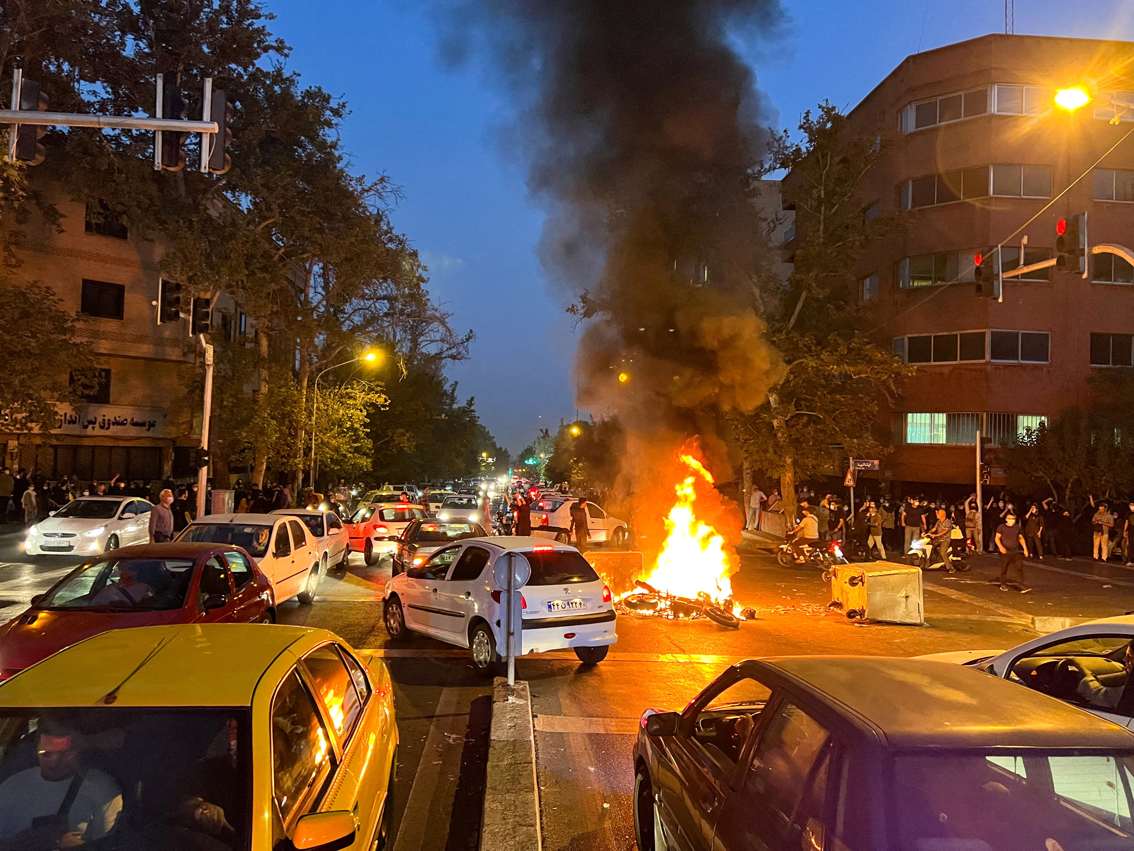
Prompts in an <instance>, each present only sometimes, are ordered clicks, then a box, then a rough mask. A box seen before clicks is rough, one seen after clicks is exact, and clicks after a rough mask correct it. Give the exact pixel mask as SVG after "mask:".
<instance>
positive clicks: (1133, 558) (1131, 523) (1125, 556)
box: [1122, 500, 1134, 567]
mask: <svg viewBox="0 0 1134 851" xmlns="http://www.w3.org/2000/svg"><path fill="white" fill-rule="evenodd" d="M1128 508H1129V511H1128V512H1127V513H1126V519H1125V520H1124V521H1123V523H1122V563H1123V564H1125V565H1126V566H1127V567H1129V566H1131V565H1134V500H1131V501H1130V505H1129V506H1128Z"/></svg>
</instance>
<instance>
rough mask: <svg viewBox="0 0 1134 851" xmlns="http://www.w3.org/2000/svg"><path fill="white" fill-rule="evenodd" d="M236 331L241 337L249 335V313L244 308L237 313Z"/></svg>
mask: <svg viewBox="0 0 1134 851" xmlns="http://www.w3.org/2000/svg"><path fill="white" fill-rule="evenodd" d="M236 333H237V334H239V335H240V336H241V337H247V336H248V314H247V313H245V312H244V311H243V310H240V311H237V313H236Z"/></svg>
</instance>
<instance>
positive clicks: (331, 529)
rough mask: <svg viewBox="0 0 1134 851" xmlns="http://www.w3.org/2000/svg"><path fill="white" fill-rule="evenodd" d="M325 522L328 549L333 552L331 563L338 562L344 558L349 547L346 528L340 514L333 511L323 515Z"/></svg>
mask: <svg viewBox="0 0 1134 851" xmlns="http://www.w3.org/2000/svg"><path fill="white" fill-rule="evenodd" d="M323 522H324V523H325V524H326V526H325V528H326V530H327V540H328V542H329V544H328V549H329V550H330V553H331V563H332V564H338V563H339V562H341V561H342V560H343V553H344V552H346V548H347V536H346V530H345V529H344V528H343V523H342V521H341V520H339V516H338V515H337V514H335V513H334V512H333V511H328V512H326V513H325V514H324V515H323Z"/></svg>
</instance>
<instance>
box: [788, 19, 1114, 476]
mask: <svg viewBox="0 0 1134 851" xmlns="http://www.w3.org/2000/svg"><path fill="white" fill-rule="evenodd" d="M1072 85H1084V86H1086V87H1087V88H1088V89H1089V90H1090V91H1091V92H1092V93H1093V100H1092V102H1091V103H1090V104H1088V105H1087V106H1086V107H1084V108H1082V109H1079V110H1078V111H1075V112H1066V111H1063V110H1060V109H1057V108H1055V107H1054V104H1053V97H1054V94H1055V91H1056V90H1057V89H1059V88H1063V87H1068V86H1072ZM1132 122H1134V43H1128V42H1116V41H1095V40H1082V39H1067V38H1046V37H1034V36H1016V35H988V36H983V37H981V38H975V39H972V40H969V41H964V42H960V43H958V44H952V45H949V46H946V47H942V48H939V49H937V50H930V51H927V52H925V53H919V54H915V55H912V56H909V57H907V58H906V59H905V60H904V61H903V62H902V63H901V64H900V65H899V66H898V67H897V68H896V69H895V70H894V71H893V72H892V73H891V74H890V75H889V76H887V77H886V78H885V79H884V80H883V81H882V82H881V83H879V84H878V86H876V87H875V88H874V90H873V91H871V92H870V93H869V94H868V95H867V96H866V97H865V98H864V99H863V101H862V102H861V103H860V104H859V105H858V106H857V107H856V108H855V109H854V110H853V111H852V112H851V113H850V116H849V123H850V126H851V127H852V128H853V131H854V132H855V133H857V134H861V135H863V136H866V137H878V138H879V141H880V142H881V144H882V148H881V159H880V162H879V163H878V165H877V167H875V168H874V169H873V170H872V172H871V174H870V175H869V178H868V181H867V184H866V185H867V187H868V192H867V197H866V198H864V202H865V206H864V210H865V214H866V215H873V214H874V213H876V212H880V213H882V214H893V215H895V216H897V217H898V220H899V222H898V223H899V227H898V229H897V230H896V232H895V234H894V235H893V236H892V237H889V238H886V239H882V240H878V241H877V242H876V244H874V245H872V246H871V247H870V248H869V250H868V251H867V252H866V253H865V255H864V256H863V258H862V259H861V261H860V263H859V267H858V268H857V269H856V274H857V278H858V281H859V294H858V295H859V298H860V299H861V300H862V301H863V302H864V303H865V306H866V308H867V311H866V312H867V315H868V316H869V318H870V320H872V321H870V322H869V324H870V326H871V327H870V328H864V329H863V330H866V331H869V332H871V333H874V334H876V335H877V336H879V337H884V338H886V339H888V340H892V342H893V346H894V351H895V352H896V353H897V354H899V355H900V356H901V357H902V358H904V359H905V360H906V361H907V362H908V363H909V364H911V365H913V366H914V375H913V377H912V378H910V379H909V380H907V381H905V382H904V387H903V393H902V398H901V402H900V405H899V410H896V411H894V412H892V417H893V428H894V444H895V448H894V451H893V453H892V454H891V455H890V456H889V457H888V458H887V460H886V462H885V464H884V467H883V471H882V474H881V475H882V476H883V477H884V478H887V479H891V480H892V481H893V482H895V483H926V482H934V483H956V484H963V483H971V482H972V481H973V478H974V443H975V437H976V434H977V430H978V429H980V431H981V433H982V436H983V437H985V438H986V439H987V440H988V442H989V444H990V447H989V450H988V452H987V453H986V458H987V459H988V460H991V462H992V473H993V484H996V483H997V481H998V479H1000V478H1001V477H1002V475H1003V471H1002V468H1000V467H999V466H998V465H997V463H996V460H997V449H998V447H1002V446H1005V445H1008V444H1011V443H1013V442H1015V441H1016V440H1017V439H1018V437H1019V436H1020V435H1021V434H1023V433H1024V432H1025V430H1026V429H1027V428H1029V427H1035V426H1037V425H1038V424H1039V423H1040V422H1042V421H1044V420H1045V419H1049V418H1052V417H1054V416H1056V415H1058V414H1059V413H1061V412H1062V411H1063V410H1065V409H1067V408H1069V407H1072V406H1076V405H1082V404H1084V402H1085V401H1086V400H1087V397H1088V394H1089V379H1090V376H1091V374H1092V373H1093V372H1094V371H1096V370H1100V369H1108V368H1116V367H1117V368H1121V367H1131V366H1134V355H1132V340H1134V267H1131V265H1130V264H1129V263H1127V262H1126V261H1125V260H1124V259H1122V258H1121V257H1118V256H1115V255H1113V254H1100V255H1095V256H1093V257H1091V258H1090V262H1089V274H1088V276H1087V279H1086V280H1084V279H1083V278H1082V277H1081V276H1080V275H1079V274H1078V273H1076V272H1072V271H1058V270H1055V269H1040V270H1038V271H1035V272H1031V273H1028V274H1026V275H1024V276H1023V277H1022V278H1019V279H1012V278H1009V279H1006V280H1005V284H1004V289H1003V299H1002V301H998V300H996V299H994V298H989V297H981V296H978V295H977V292H976V286H975V285H974V259H975V257H976V255H977V254H984V255H985V256H988V254H989V252H988V248H989V247H990V246H996V245H998V244H1001V243H1003V246H1004V247H1003V250H1002V251H1001V257H1000V262H1001V263H1002V264H1003V269H1005V270H1009V269H1014V268H1016V267H1018V266H1020V265H1028V264H1033V263H1036V262H1037V261H1040V260H1043V259H1047V258H1051V257H1053V251H1054V246H1055V240H1056V222H1057V220H1058V219H1060V218H1061V217H1067V216H1069V215H1071V214H1075V213H1078V212H1086V213H1087V214H1088V234H1089V241H1090V242H1091V243H1092V244H1098V243H1111V244H1119V245H1125V246H1127V247H1134V138H1129V139H1127V138H1125V137H1126V136H1127V134H1129V133H1130V131H1131V129H1132V128H1134V123H1132ZM1104 154H1105V156H1104ZM1100 158H1101V160H1100ZM1080 178H1081V179H1080ZM790 182H791V179H790V175H789V177H788V178H787V181H786V183H787V184H788V186H789V187H790ZM1024 237H1026V240H1027V241H1026V244H1022V241H1023V239H1022V238H1024ZM993 262H995V258H993ZM986 268H987V267H986ZM914 486H916V485H914Z"/></svg>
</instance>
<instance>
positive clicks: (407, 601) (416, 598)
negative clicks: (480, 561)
mask: <svg viewBox="0 0 1134 851" xmlns="http://www.w3.org/2000/svg"><path fill="white" fill-rule="evenodd" d="M460 552H461V547H460V546H459V545H458V546H454V547H447V548H445V549H443V550H438V551H437V553H436V554H434V556H433V557H432V558H431V559H429V561H427V562H426V563H425V564H423V565H420V566H418V567H411V568H410V569H409V570H407V571H406V573H405V577H406V578H405V579H404V580H402V583H401V584H400V585H399V586H398V590H399V593H401V594H402V596H403V600H402V603H403V604H404V605H403V606H402V611H403V612H404V613H405V618H406V626H408V627H409V628H410V629H414V630H417V631H418V632H425V633H428V634H430V635H433V634H434V631H435V628H434V621H433V619H432V610H433V609H434V608H436V603H435V602H434V599H433V598H434V589H435V588H436V587H437V584H438V583H439V582H443V581H444V580H445V576H446V575H447V574H448V573H449V568H450V567H452V565H453V562H454V561H455V560H456V558H457V556H458V555H460Z"/></svg>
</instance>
